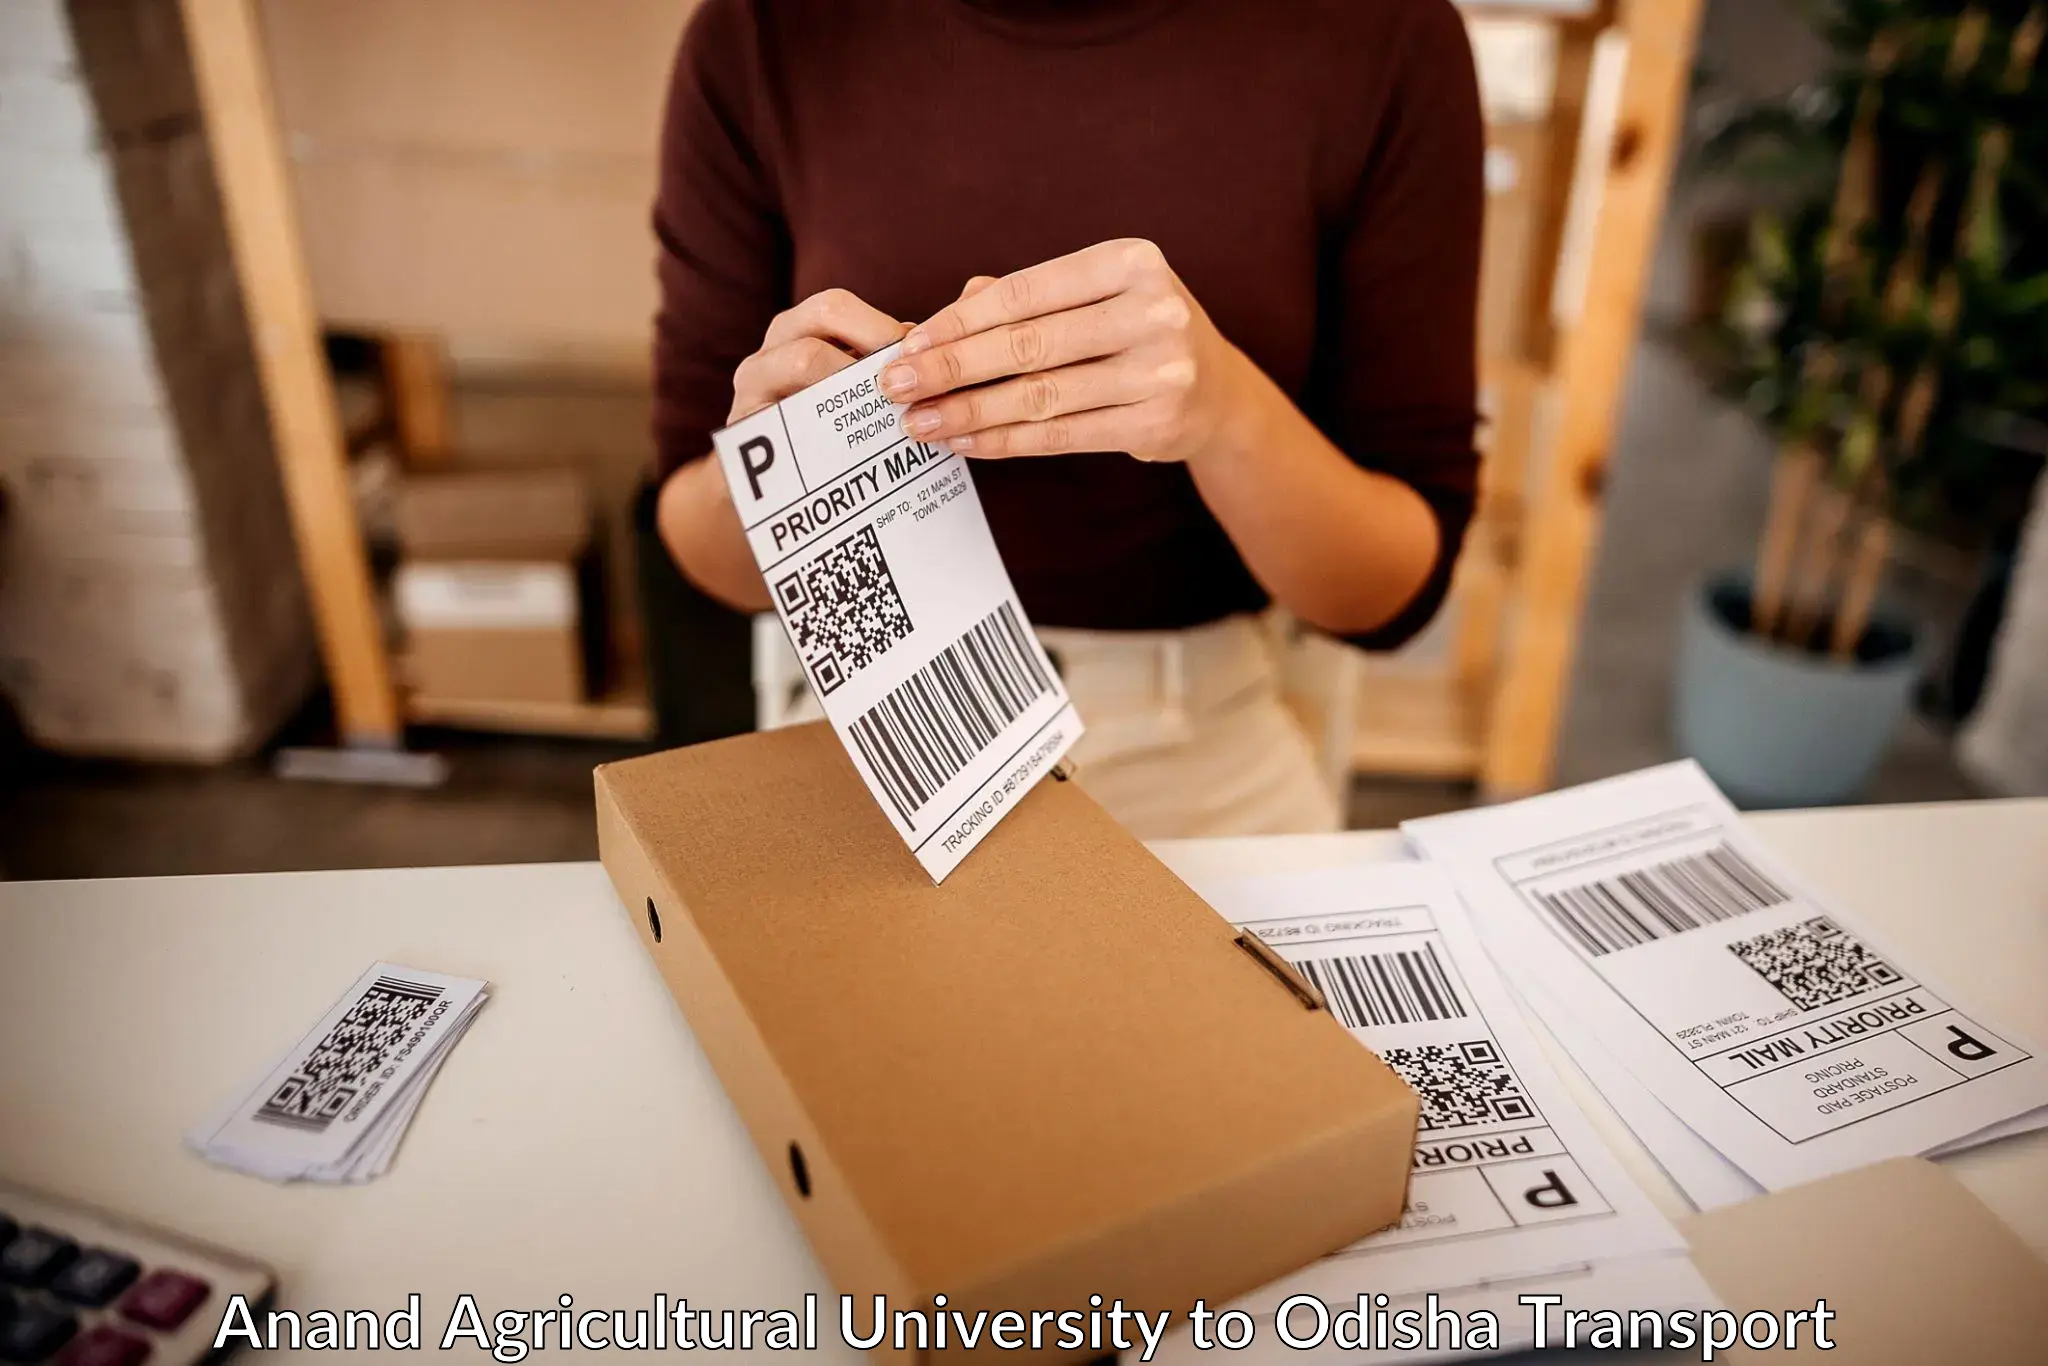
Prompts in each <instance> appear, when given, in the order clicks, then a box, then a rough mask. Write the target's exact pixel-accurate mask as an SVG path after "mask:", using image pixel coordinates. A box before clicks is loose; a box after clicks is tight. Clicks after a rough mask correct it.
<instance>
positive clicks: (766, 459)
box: [740, 436, 775, 503]
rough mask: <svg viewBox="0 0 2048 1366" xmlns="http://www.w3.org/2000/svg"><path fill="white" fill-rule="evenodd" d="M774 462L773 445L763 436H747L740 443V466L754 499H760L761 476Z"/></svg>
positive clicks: (756, 500)
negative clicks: (744, 472) (745, 474)
mask: <svg viewBox="0 0 2048 1366" xmlns="http://www.w3.org/2000/svg"><path fill="white" fill-rule="evenodd" d="M774 463H775V446H774V443H772V442H770V441H769V440H768V438H767V437H765V436H752V437H748V438H747V439H746V440H745V441H742V442H741V443H740V468H742V469H744V470H745V471H746V472H747V487H749V488H751V489H752V490H753V491H754V501H755V502H757V503H758V502H760V501H761V476H762V475H764V474H766V473H767V472H768V469H769V467H770V466H772V465H773V464H774Z"/></svg>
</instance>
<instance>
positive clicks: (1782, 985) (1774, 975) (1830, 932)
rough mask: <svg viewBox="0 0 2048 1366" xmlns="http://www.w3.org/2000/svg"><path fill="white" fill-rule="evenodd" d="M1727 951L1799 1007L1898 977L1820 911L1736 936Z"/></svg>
mask: <svg viewBox="0 0 2048 1366" xmlns="http://www.w3.org/2000/svg"><path fill="white" fill-rule="evenodd" d="M1728 951H1729V952H1730V953H1732V954H1734V955H1735V956H1736V957H1737V958H1740V959H1741V960H1742V961H1743V962H1745V963H1747V964H1748V965H1749V966H1750V967H1751V969H1753V970H1754V971H1755V972H1756V974H1757V976H1759V977H1761V978H1763V979H1764V980H1765V981H1766V982H1769V983H1770V984H1771V985H1772V986H1774V987H1776V988H1777V989H1778V994H1779V995H1780V996H1783V997H1784V998H1785V999H1786V1000H1788V1001H1790V1002H1791V1003H1792V1004H1793V1005H1795V1006H1798V1007H1799V1008H1800V1009H1801V1010H1815V1009H1818V1008H1819V1007H1821V1006H1829V1005H1833V1004H1835V1003H1836V1002H1837V1001H1846V1000H1848V999H1849V998H1850V997H1852V996H1861V995H1862V994H1863V993H1864V992H1866V991H1875V990H1876V989H1877V988H1879V987H1888V986H1892V985H1894V984H1896V983H1898V982H1899V981H1901V980H1903V979H1902V978H1901V977H1900V975H1899V970H1898V969H1897V968H1895V967H1893V966H1892V965H1891V964H1890V963H1887V962H1885V961H1884V959H1882V958H1879V957H1878V956H1877V955H1876V954H1874V953H1872V952H1871V951H1870V950H1869V949H1867V948H1865V947H1864V946H1863V944H1862V943H1861V942H1860V941H1858V940H1856V939H1854V938H1852V937H1851V936H1850V935H1849V934H1847V933H1845V932H1844V931H1843V929H1842V927H1841V926H1840V925H1837V924H1836V923H1835V922H1834V921H1832V920H1830V919H1828V918H1827V917H1826V916H1824V915H1817V916H1815V917H1813V919H1811V920H1805V921H1801V922H1800V923H1799V924H1797V925H1787V926H1786V927H1785V928H1784V929H1782V930H1772V931H1770V932H1769V933H1767V934H1759V935H1755V936H1752V937H1751V938H1748V939H1738V940H1736V941H1735V942H1734V943H1732V944H1730V945H1729V946H1728Z"/></svg>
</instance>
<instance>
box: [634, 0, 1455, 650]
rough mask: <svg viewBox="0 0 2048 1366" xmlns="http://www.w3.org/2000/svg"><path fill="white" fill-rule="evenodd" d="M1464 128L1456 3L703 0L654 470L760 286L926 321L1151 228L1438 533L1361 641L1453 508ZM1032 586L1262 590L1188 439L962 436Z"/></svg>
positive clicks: (668, 166)
mask: <svg viewBox="0 0 2048 1366" xmlns="http://www.w3.org/2000/svg"><path fill="white" fill-rule="evenodd" d="M1481 159H1482V129H1481V122H1480V113H1479V100H1478V94H1477V89H1476V84H1475V81H1474V78H1473V72H1472V59H1471V53H1470V50H1469V48H1468V46H1467V43H1466V39H1465V33H1464V28H1463V25H1462V23H1461V21H1460V19H1459V17H1458V15H1457V14H1456V12H1455V11H1454V10H1453V9H1452V7H1451V5H1450V3H1449V0H860V2H859V3H847V0H706V3H705V4H704V5H703V7H702V8H701V9H699V10H698V11H697V13H696V15H695V16H694V18H693V19H692V20H691V22H690V25H689V29H688V32H687V33H686V34H685V36H684V38H683V43H682V49H681V51H680V53H679V54H678V56H677V60H676V67H675V75H674V82H673V85H672V88H671V92H670V99H669V106H668V121H667V127H666V131H665V135H664V140H663V149H662V163H661V189H660V197H659V201H658V203H657V205H656V209H655V230H656V234H657V236H658V238H659V241H660V248H661V251H660V276H661V295H662V303H661V312H660V315H659V318H658V320H657V326H656V345H655V360H656V416H655V428H656V430H655V435H656V441H657V445H658V449H659V452H660V458H661V462H662V466H663V468H664V469H665V470H666V469H673V468H674V467H675V466H676V465H678V464H680V463H682V462H684V461H687V460H691V459H694V458H696V457H698V456H700V455H703V454H704V453H705V452H707V451H708V450H709V449H710V446H711V439H710V438H711V433H712V431H713V430H715V429H716V428H717V427H719V426H720V425H722V424H723V422H724V420H725V415H726V411H727V409H728V408H729V407H730V406H731V402H732V372H733V369H734V367H735V366H737V365H738V364H739V362H740V360H741V359H743V358H744V357H745V356H746V355H747V354H748V353H750V352H751V351H753V350H754V349H755V348H756V347H757V346H758V345H759V344H760V340H761V335H762V333H763V332H764V331H765V330H766V328H767V326H768V322H769V319H771V318H772V317H773V316H774V315H775V314H776V313H777V312H779V311H780V310H782V309H784V308H787V307H789V306H790V304H791V303H792V302H794V301H795V300H798V299H801V298H804V297H806V296H808V295H810V294H812V293H814V292H816V291H818V290H821V289H826V288H829V287H833V286H838V287H842V288H845V289H850V290H852V291H853V292H854V293H855V294H858V295H859V296H861V297H862V298H863V299H866V300H867V301H868V302H869V303H871V304H873V305H875V306H876V307H877V308H880V309H882V310H883V311H885V312H887V313H889V314H891V315H893V316H895V317H898V318H902V319H904V320H906V321H916V320H919V319H922V318H924V317H925V316H927V315H928V314H930V313H932V312H934V311H935V310H937V309H938V308H940V307H941V306H943V305H944V304H946V303H948V302H950V301H951V300H952V299H953V298H954V296H955V295H957V294H958V293H959V291H960V286H961V284H962V283H963V282H964V281H966V280H967V279H968V278H969V277H970V276H973V275H1001V274H1003V273H1005V272H1007V271H1011V270H1016V269H1018V268H1020V267H1023V266H1027V265H1030V264H1033V263H1034V262H1038V261H1043V260H1047V259H1049V258H1051V257H1055V256H1059V255H1062V254H1064V253H1066V252H1070V251H1074V250H1076V249H1078V248H1080V247H1084V246H1087V245H1089V244H1090V243H1093V242H1099V241H1104V240H1107V239H1109V238H1116V237H1147V238H1150V239H1152V240H1153V241H1155V242H1157V243H1158V244H1159V245H1160V247H1161V248H1163V249H1164V251H1165V253H1166V259H1167V260H1168V262H1169V263H1171V265H1172V266H1173V268H1174V270H1175V271H1176V272H1177V273H1178V274H1179V275H1180V277H1181V279H1182V280H1183V281H1184V282H1185V283H1186V284H1187V287H1188V289H1189V290H1190V291H1191V292H1192V293H1193V294H1194V296H1195V297H1196V298H1197V299H1199V300H1200V301H1201V302H1202V305H1203V307H1204V308H1205V309H1206V310H1207V311H1208V313H1209V316H1210V317H1211V318H1212V319H1213V320H1214V321H1215V323H1216V325H1217V326H1218V327H1219V328H1220V329H1221V330H1222V332H1223V334H1224V335H1225V336H1227V337H1229V338H1230V339H1231V341H1233V342H1235V343H1236V344H1237V345H1238V346H1239V347H1241V348H1242V349H1243V350H1244V352H1245V353H1246V354H1247V355H1249V356H1250V357H1251V359H1252V360H1253V361H1255V362H1256V363H1257V364H1258V365H1259V366H1260V368H1262V369H1263V370H1264V371H1265V372H1266V373H1267V374H1268V375H1270V376H1271V377H1272V378H1273V379H1274V380H1276V381H1277V382H1278V383H1279V385H1280V387H1281V388H1282V389H1284V390H1285V391H1286V392H1287V393H1288V394H1289V395H1290V396H1292V397H1293V398H1294V400H1295V401H1296V402H1297V403H1298V404H1300V406H1301V408H1302V410H1303V412H1305V413H1306V414H1307V415H1308V417H1309V418H1310V419H1311V420H1312V421H1313V422H1314V423H1315V424H1316V425H1317V427H1318V428H1320V429H1321V431H1322V432H1323V433H1324V434H1325V435H1326V436H1327V437H1328V438H1329V439H1330V440H1331V442H1333V443H1334V444H1335V445H1336V446H1337V447H1338V448H1339V449H1340V450H1342V451H1344V452H1345V453H1346V454H1347V455H1348V456H1350V458H1351V459H1353V460H1355V461H1357V462H1358V463H1359V464H1360V465H1363V466H1367V467H1370V468H1372V469H1376V470H1383V471H1385V472H1387V473H1389V474H1392V475H1395V476H1397V477H1398V478H1400V479H1403V480H1405V481H1407V482H1408V483H1409V484H1411V485H1413V486H1414V487H1415V488H1416V490H1417V491H1419V492H1420V493H1421V494H1422V496H1423V497H1424V498H1426V499H1427V500H1428V502H1429V504H1430V506H1431V507H1432V508H1433V509H1434V510H1435V512H1436V515H1437V519H1438V521H1439V524H1440V525H1441V527H1442V529H1443V549H1442V552H1441V554H1440V556H1439V559H1438V563H1437V565H1436V567H1435V570H1434V572H1433V573H1432V575H1431V577H1430V580H1429V582H1428V584H1427V585H1426V586H1425V587H1424V588H1423V590H1422V591H1421V592H1420V593H1419V594H1418V595H1417V596H1416V598H1415V600H1414V601H1413V602H1412V603H1411V604H1410V605H1409V606H1408V607H1407V609H1406V610H1404V611H1403V612H1402V613H1401V614H1400V615H1399V616H1398V617H1397V618H1396V619H1395V620H1393V621H1391V622H1389V623H1387V624H1386V625H1385V626H1384V627H1382V628H1381V629H1379V630H1377V631H1374V632H1372V633H1371V634H1370V635H1368V636H1364V637H1359V638H1358V643H1360V644H1364V645H1367V646H1370V647H1375V648H1385V647H1389V646H1392V645H1395V644H1398V643H1400V642H1401V641H1402V640H1405V639H1407V638H1408V637H1409V636H1411V635H1413V634H1414V633H1415V632H1416V631H1417V630H1419V629H1421V627H1422V626H1423V625H1424V623H1426V622H1427V621H1428V620H1429V618H1430V616H1431V615H1432V614H1434V613H1435V611H1436V609H1437V607H1438V606H1439V605H1440V603H1441V602H1442V599H1443V594H1444V590H1445V588H1446V586H1447V585H1448V583H1449V579H1450V572H1451V566H1452V564H1453V562H1454V561H1455V559H1456V556H1457V550H1458V546H1459V544H1460V542H1461V541H1462V539H1463V536H1464V531H1465V527H1466V524H1467V522H1468V521H1469V520H1470V517H1471V512H1472V503H1473V494H1474V485H1475V482H1476V478H1477V473H1478V459H1477V457H1476V455H1475V454H1474V451H1473V426H1474V417H1475V413H1474V387H1475V385H1474V315H1475V312H1476V292H1477V280H1478V270H1479V229H1480V212H1481V204H1482V198H1483V191H1482V186H1481ZM974 474H975V480H976V482H977V484H978V486H979V488H980V492H981V497H982V501H983V503H984V504H985V505H986V507H987V510H988V517H989V522H990V524H991V525H992V527H993V528H994V531H995V537H996V541H997V543H998V544H999V545H1000V546H1001V548H1002V551H1003V556H1004V559H1005V560H1006V562H1007V563H1008V565H1009V568H1010V573H1011V575H1012V577H1013V578H1014V579H1015V581H1016V584H1017V588H1018V591H1019V593H1020V594H1021V595H1022V597H1023V601H1024V606H1025V609H1026V610H1027V611H1028V612H1030V614H1031V616H1032V618H1033V620H1035V621H1037V622H1038V623H1039V624H1041V625H1047V626H1080V627H1095V628H1101V629H1116V630H1139V629H1160V628H1171V627H1182V626H1191V625H1196V624H1199V623H1202V622H1206V621H1212V620H1215V619H1216V618H1218V617H1222V616H1225V615H1227V614H1230V613H1233V612H1243V611H1255V610H1257V609H1259V608H1260V607H1262V606H1264V605H1265V603H1266V600H1267V599H1266V595H1265V593H1264V592H1263V591H1262V590H1261V589H1260V587H1259V585H1258V583H1257V582H1256V581H1255V580H1254V579H1253V578H1252V575H1251V573H1250V571H1249V570H1247V569H1246V567H1245V564H1244V561H1243V559H1242V558H1241V557H1240V556H1239V555H1238V553H1237V551H1236V549H1235V548H1234V547H1233V546H1232V545H1231V543H1230V541H1229V539H1228V537H1226V536H1225V535H1224V532H1223V529H1222V527H1221V526H1219V525H1218V524H1217V521H1216V519H1215V518H1214V517H1213V516H1212V515H1210V513H1209V511H1208V509H1207V508H1206V507H1205V506H1204V505H1203V503H1202V500H1201V498H1200V496H1199V495H1198V494H1197V492H1196V489H1195V485H1194V482H1193V480H1192V479H1191V478H1190V477H1189V475H1188V472H1187V470H1186V469H1185V468H1184V467H1182V466H1179V465H1171V464H1148V463H1144V462H1141V461H1137V460H1132V459H1130V458H1129V457H1127V456H1123V455H1120V454H1115V453H1104V454H1097V455H1072V456H1056V457H1048V458H1041V459H1017V460H997V461H982V462H978V463H977V464H976V465H975V467H974Z"/></svg>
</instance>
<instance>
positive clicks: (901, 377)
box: [882, 365, 917, 394]
mask: <svg viewBox="0 0 2048 1366" xmlns="http://www.w3.org/2000/svg"><path fill="white" fill-rule="evenodd" d="M916 387H917V371H915V370H913V369H911V368H910V367H909V366H907V365H892V366H890V367H889V368H888V369H886V370H884V371H883V372H882V389H883V391H884V392H885V393H891V394H907V393H909V392H910V391H911V390H912V389H915V388H916Z"/></svg>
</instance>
